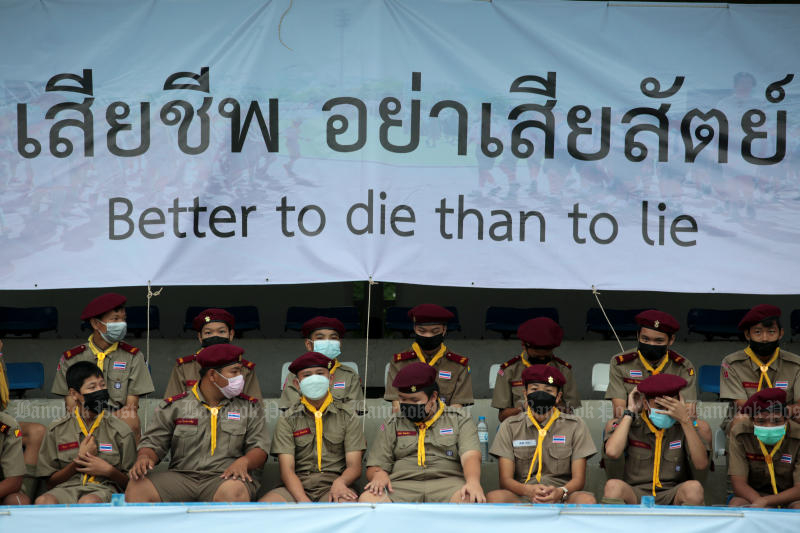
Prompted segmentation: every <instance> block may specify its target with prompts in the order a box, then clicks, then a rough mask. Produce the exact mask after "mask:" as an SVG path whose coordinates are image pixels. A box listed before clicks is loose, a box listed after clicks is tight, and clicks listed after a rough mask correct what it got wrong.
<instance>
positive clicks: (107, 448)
mask: <svg viewBox="0 0 800 533" xmlns="http://www.w3.org/2000/svg"><path fill="white" fill-rule="evenodd" d="M97 449H98V450H99V451H101V452H113V451H114V448H112V447H111V445H110V444H103V443H102V442H101V443H99V444H98V445H97Z"/></svg>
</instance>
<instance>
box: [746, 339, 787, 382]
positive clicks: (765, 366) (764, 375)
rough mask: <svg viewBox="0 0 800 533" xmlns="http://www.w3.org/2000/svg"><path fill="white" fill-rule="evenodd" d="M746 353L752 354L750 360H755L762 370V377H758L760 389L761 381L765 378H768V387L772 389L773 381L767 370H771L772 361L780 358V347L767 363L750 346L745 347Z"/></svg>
mask: <svg viewBox="0 0 800 533" xmlns="http://www.w3.org/2000/svg"><path fill="white" fill-rule="evenodd" d="M744 353H746V354H747V355H749V356H750V360H751V361H753V362H754V363H755V364H756V366H757V367H758V368H759V370H761V377H760V378H758V390H761V383H762V382H763V381H764V380H765V379H766V380H767V388H768V389H771V388H772V382H771V381H770V380H769V376H768V375H767V370H769V366H770V365H771V364H772V363H774V362H775V359H777V358H778V355H779V354H780V353H781V349H780V348H775V353H774V354H772V357H771V358H770V360H769V362H768V363H767V364H764V363H762V362H761V359H759V358H758V356H756V354H755V352H753V350H751V349H750V347H749V346H748V347H747V348H745V349H744Z"/></svg>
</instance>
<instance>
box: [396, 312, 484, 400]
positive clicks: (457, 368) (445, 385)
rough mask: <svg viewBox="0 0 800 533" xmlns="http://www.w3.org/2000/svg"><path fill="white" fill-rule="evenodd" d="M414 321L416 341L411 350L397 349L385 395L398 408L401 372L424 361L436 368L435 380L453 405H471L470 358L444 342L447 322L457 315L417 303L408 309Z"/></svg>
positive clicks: (442, 397)
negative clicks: (450, 350)
mask: <svg viewBox="0 0 800 533" xmlns="http://www.w3.org/2000/svg"><path fill="white" fill-rule="evenodd" d="M408 316H409V318H411V319H412V320H413V321H414V337H415V339H416V342H414V344H412V345H411V350H410V351H408V352H403V353H398V354H395V356H394V357H393V358H392V362H391V363H390V365H389V375H388V376H387V377H386V394H384V396H383V399H384V400H386V401H390V402H392V411H393V412H395V413H396V412H397V409H398V406H399V402H398V394H397V389H396V388H395V387H394V386H393V385H392V383H393V382H394V378H395V377H396V376H397V374H398V372H399V371H400V370H401V369H402V368H404V367H406V366H408V365H409V364H411V363H413V362H416V361H421V362H422V363H424V364H427V365H430V366H431V367H432V368H434V369H436V371H437V373H436V383H437V384H438V385H439V391H441V398H440V399H441V400H442V401H443V402H444V403H445V404H447V405H449V406H450V407H463V406H465V405H472V404H473V403H474V402H475V399H474V398H473V396H472V377H471V376H470V371H469V359H468V358H467V357H463V356H461V355H458V354H455V353H453V352H449V351H448V350H447V346H445V345H444V344H443V342H442V341H443V340H444V336H445V334H446V333H447V322H448V321H450V320H451V319H453V318H454V315H453V313H451V312H450V311H448V310H447V309H445V308H444V307H441V306H438V305H434V304H422V305H418V306H416V307H414V308H412V309H411V310H409V312H408Z"/></svg>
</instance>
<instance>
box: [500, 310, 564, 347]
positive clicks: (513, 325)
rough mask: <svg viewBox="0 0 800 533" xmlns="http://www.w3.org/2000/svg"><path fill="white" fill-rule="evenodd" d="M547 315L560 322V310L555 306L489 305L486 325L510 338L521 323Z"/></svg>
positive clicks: (505, 337)
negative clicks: (520, 306)
mask: <svg viewBox="0 0 800 533" xmlns="http://www.w3.org/2000/svg"><path fill="white" fill-rule="evenodd" d="M541 316H544V317H547V318H551V319H553V320H555V321H556V322H558V310H557V309H556V308H555V307H527V308H519V307H489V308H488V309H486V320H485V322H484V327H485V328H486V329H487V330H489V331H496V332H498V333H500V334H501V335H503V338H504V339H508V338H509V337H511V336H512V335H516V333H517V328H519V325H520V324H522V323H523V322H525V321H526V320H530V319H531V318H538V317H541Z"/></svg>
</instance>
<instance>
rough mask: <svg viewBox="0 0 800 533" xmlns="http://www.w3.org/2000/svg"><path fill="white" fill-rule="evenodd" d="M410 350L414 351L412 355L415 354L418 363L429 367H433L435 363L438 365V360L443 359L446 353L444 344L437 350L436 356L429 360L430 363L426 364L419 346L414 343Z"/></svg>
mask: <svg viewBox="0 0 800 533" xmlns="http://www.w3.org/2000/svg"><path fill="white" fill-rule="evenodd" d="M411 349H412V350H414V353H415V354H417V358H419V360H420V361H422V362H423V363H427V364H428V365H430V366H433V365H435V364H436V363H438V362H439V359H441V358H442V357H444V354H445V353H447V346H445V345H444V343H442V346H441V348H439V351H438V352H436V355H434V356H433V358H432V359H431V360H430V362H428V361H426V360H425V355H423V353H422V349H420V347H419V344H417V343H416V342H415V343H414V344H412V345H411Z"/></svg>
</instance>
